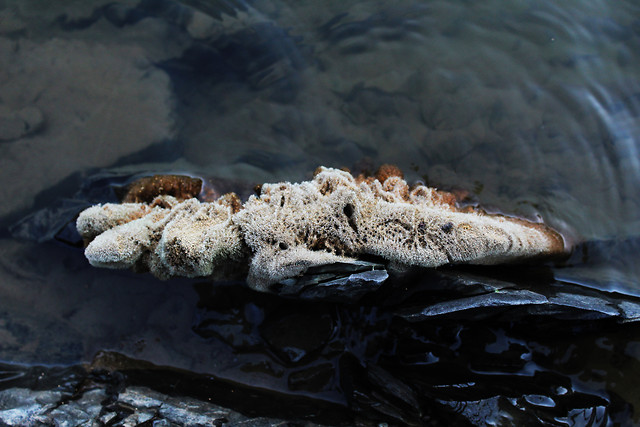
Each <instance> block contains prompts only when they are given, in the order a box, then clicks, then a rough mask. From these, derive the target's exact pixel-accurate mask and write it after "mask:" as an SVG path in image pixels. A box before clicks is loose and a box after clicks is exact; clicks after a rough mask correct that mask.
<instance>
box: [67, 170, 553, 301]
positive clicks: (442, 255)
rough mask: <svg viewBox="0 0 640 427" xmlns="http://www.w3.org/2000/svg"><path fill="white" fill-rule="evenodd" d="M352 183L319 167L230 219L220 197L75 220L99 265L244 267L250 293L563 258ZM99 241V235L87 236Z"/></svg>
mask: <svg viewBox="0 0 640 427" xmlns="http://www.w3.org/2000/svg"><path fill="white" fill-rule="evenodd" d="M381 179H384V182H380V181H379V180H377V179H374V178H366V179H365V178H361V177H359V178H354V177H353V176H351V174H349V173H348V172H344V171H341V170H337V169H328V168H320V169H319V170H318V172H317V174H316V176H315V177H314V179H313V180H312V181H306V182H302V183H295V184H292V183H288V182H284V183H278V184H264V185H263V186H262V188H261V194H260V195H259V196H251V197H250V198H249V200H248V201H247V202H246V203H245V204H244V205H243V206H242V207H241V209H239V210H237V209H236V210H237V212H234V211H235V210H234V208H233V206H232V204H231V203H229V202H228V199H225V198H224V197H223V198H220V199H219V200H217V201H215V202H200V201H198V200H197V199H189V200H185V201H182V202H180V201H178V200H176V199H174V198H173V197H171V196H160V197H158V198H156V200H154V202H153V203H151V204H144V203H127V204H121V205H114V204H106V205H101V206H100V205H99V206H95V207H92V208H89V209H87V210H85V211H84V212H83V213H82V214H81V215H80V217H79V218H78V222H77V227H78V231H79V232H80V234H81V235H82V236H83V237H84V238H85V239H87V240H91V239H93V240H92V241H91V243H90V244H89V245H88V246H87V248H86V251H85V254H86V256H87V258H88V259H89V262H90V263H91V264H92V265H95V266H100V267H113V268H127V267H135V268H136V269H148V270H149V271H151V273H153V274H155V275H156V276H158V277H161V278H167V277H171V276H187V277H195V276H211V275H214V274H216V273H218V272H219V271H220V270H221V269H225V268H226V267H227V266H228V265H229V264H233V263H234V262H242V261H244V262H245V263H248V265H249V272H248V279H247V280H248V283H249V284H250V286H252V287H254V288H255V289H259V290H269V288H270V286H271V285H272V284H274V283H277V282H279V281H281V280H283V279H286V278H289V277H295V276H297V275H299V274H301V273H303V272H304V271H306V270H307V269H308V268H309V267H311V266H317V265H323V264H329V263H334V262H349V261H352V260H353V259H354V258H358V257H361V256H366V255H373V256H378V257H382V258H384V259H386V260H387V261H388V262H389V263H390V265H391V266H392V267H393V266H398V267H403V266H420V267H437V266H440V265H444V264H500V263H505V262H514V261H521V260H525V259H531V258H538V257H544V256H550V255H560V254H562V253H563V251H564V242H563V240H562V237H561V236H560V235H559V234H558V233H556V232H555V231H553V230H552V229H550V228H549V227H547V226H545V225H544V224H538V223H532V222H528V221H525V220H522V219H517V218H510V217H506V216H501V215H489V214H486V213H484V212H481V211H477V210H470V209H460V208H458V207H457V206H456V205H455V203H454V201H453V199H452V196H451V195H449V194H448V193H442V192H438V191H436V190H434V189H432V188H428V187H425V186H417V187H415V188H413V189H410V188H409V186H408V185H407V183H406V182H405V181H404V180H403V179H402V178H400V177H399V176H388V177H384V178H381ZM96 236H97V237H96Z"/></svg>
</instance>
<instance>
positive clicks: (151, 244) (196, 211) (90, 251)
mask: <svg viewBox="0 0 640 427" xmlns="http://www.w3.org/2000/svg"><path fill="white" fill-rule="evenodd" d="M120 207H124V208H120ZM110 215H113V220H111V221H109V220H108V219H106V218H109V216H110ZM231 216H232V208H231V206H229V205H226V204H224V203H217V202H214V203H200V202H199V201H198V200H197V199H189V200H185V201H184V202H178V201H177V200H176V199H175V198H173V197H171V196H160V197H158V198H156V199H155V200H154V201H153V203H152V204H151V205H147V204H144V203H126V204H122V205H113V204H106V205H102V206H94V207H92V208H89V209H87V210H85V211H84V212H82V213H81V215H80V217H79V218H78V222H77V228H78V231H79V232H80V234H81V235H82V236H83V237H84V238H86V239H90V238H91V236H93V235H95V234H96V231H97V230H103V229H104V228H108V226H110V225H111V226H112V227H113V228H110V229H107V230H106V231H103V232H102V233H101V234H99V235H98V236H97V237H95V238H94V239H93V241H91V243H89V245H88V246H87V248H86V249H85V255H86V257H87V259H88V260H89V262H90V263H91V265H94V266H96V267H110V268H128V267H134V268H136V269H137V270H146V269H148V270H149V271H151V272H152V273H153V274H155V275H156V276H158V277H160V278H168V277H171V276H187V277H195V276H210V275H212V274H214V272H215V270H216V267H219V266H220V265H222V264H223V263H226V262H229V261H233V260H237V259H240V258H243V257H245V256H246V253H245V252H244V251H245V248H244V246H243V242H242V239H241V238H240V235H239V234H238V229H237V227H236V226H235V225H233V223H232V221H231ZM127 219H128V220H129V222H125V221H126V220H127Z"/></svg>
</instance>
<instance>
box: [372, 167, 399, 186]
mask: <svg viewBox="0 0 640 427" xmlns="http://www.w3.org/2000/svg"><path fill="white" fill-rule="evenodd" d="M392 176H397V177H398V178H400V179H403V178H404V174H403V173H402V171H401V170H400V168H399V167H397V166H396V165H390V164H384V165H382V166H380V167H379V168H378V170H377V171H376V174H375V178H376V179H377V180H378V181H380V183H381V184H384V182H385V181H386V180H387V178H390V177H392Z"/></svg>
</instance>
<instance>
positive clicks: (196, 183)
mask: <svg viewBox="0 0 640 427" xmlns="http://www.w3.org/2000/svg"><path fill="white" fill-rule="evenodd" d="M125 189H126V193H125V195H124V197H123V198H122V203H151V202H152V201H153V200H154V199H155V198H156V197H158V196H173V197H175V198H176V199H178V200H187V199H191V198H193V197H197V196H198V194H200V190H201V189H202V180H201V179H200V178H192V177H190V176H186V175H153V176H145V177H143V178H140V179H137V180H135V181H134V182H132V183H131V184H129V185H127V187H126V188H125Z"/></svg>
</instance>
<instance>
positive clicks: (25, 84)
mask: <svg viewBox="0 0 640 427" xmlns="http://www.w3.org/2000/svg"><path fill="white" fill-rule="evenodd" d="M637 52H640V7H639V6H638V5H637V4H636V3H635V2H633V1H631V0H627V1H623V2H616V4H615V7H614V6H613V5H611V4H609V3H605V2H588V3H585V2H581V1H567V2H562V3H557V2H552V1H538V2H533V1H518V2H503V1H497V0H492V1H490V2H482V3H477V2H468V1H444V0H442V1H440V0H438V1H430V2H415V1H410V0H402V1H399V2H384V1H383V2H372V1H346V2H324V3H323V4H322V6H320V5H318V4H317V3H315V2H302V3H299V2H285V1H279V0H272V1H268V0H257V1H252V2H241V1H217V0H189V1H183V2H178V1H172V0H132V1H120V2H107V1H104V0H91V1H71V0H69V1H59V2H54V3H50V4H49V3H47V4H44V3H43V2H40V1H37V0H27V1H25V0H20V1H18V0H4V1H0V57H1V58H2V59H0V61H1V63H2V64H4V65H3V67H2V70H0V88H1V89H0V166H1V167H0V175H1V176H2V178H3V183H4V185H3V186H2V188H0V200H1V201H2V203H0V227H2V229H1V231H0V250H1V251H2V257H1V261H0V262H1V269H0V274H1V275H2V286H1V287H0V295H1V299H0V301H1V302H0V337H1V338H2V343H1V345H0V358H1V359H2V360H5V361H8V362H14V363H28V364H29V363H40V364H73V363H78V362H80V361H87V360H91V358H92V357H93V355H94V354H95V353H96V352H98V351H101V350H114V351H118V352H121V353H124V354H128V355H130V356H132V357H134V358H136V359H142V360H147V361H151V362H153V363H155V364H158V365H162V366H173V367H178V368H181V369H186V370H188V371H192V372H202V373H211V374H215V375H216V376H217V377H218V378H226V379H230V380H233V381H237V382H239V383H244V384H254V385H256V386H262V387H264V388H265V389H270V390H280V391H288V392H296V393H301V394H304V393H307V394H309V393H310V394H312V395H313V396H314V398H317V399H326V400H328V401H337V402H339V403H340V404H348V405H349V407H350V408H352V409H353V410H354V411H356V412H358V411H359V413H361V414H364V415H363V416H364V417H367V418H370V419H377V418H376V417H378V416H379V417H380V419H387V420H389V419H391V420H396V421H398V420H403V421H415V420H417V419H421V418H420V416H421V415H420V414H419V413H417V412H415V410H416V408H420V411H424V412H429V411H432V412H433V411H435V412H437V413H439V414H442V416H443V417H445V418H446V416H445V415H444V414H448V413H449V412H448V411H449V409H451V410H453V411H455V412H459V413H463V414H465V417H466V418H468V419H470V420H471V421H472V422H474V423H481V421H480V420H481V419H482V420H485V421H486V420H489V419H490V417H493V416H499V414H501V412H500V410H499V409H498V408H501V409H502V408H504V407H508V408H512V409H513V408H516V409H515V410H514V411H511V410H505V411H506V412H505V413H508V414H510V416H511V417H514V416H515V415H514V414H520V415H519V416H521V417H528V416H530V415H529V414H530V413H535V414H538V415H536V416H537V417H538V418H537V419H538V420H546V421H548V422H552V423H572V421H571V420H570V419H571V417H574V418H573V423H577V424H584V423H587V422H588V421H584V422H580V421H576V420H577V419H583V420H589V419H592V420H594V421H593V423H592V424H598V423H600V421H601V420H603V419H610V420H619V421H620V420H623V419H625V417H626V418H627V419H628V418H629V417H631V418H633V419H635V421H636V422H638V421H639V419H638V415H637V413H635V412H633V404H634V400H637V399H636V398H634V397H633V393H632V390H633V387H632V386H631V385H630V384H629V383H628V381H629V378H632V377H633V376H634V374H637V370H638V367H637V363H638V360H639V357H640V356H638V354H637V353H638V352H637V351H636V350H637V348H636V347H638V346H637V345H636V344H637V342H636V341H637V340H636V338H633V337H635V336H636V335H637V331H636V329H637V328H634V327H633V326H632V325H629V326H627V327H625V328H619V327H609V326H607V327H606V328H601V327H597V328H595V329H590V328H586V329H585V325H581V324H580V323H579V322H578V324H577V325H574V326H575V328H577V329H571V327H563V328H561V329H560V330H559V331H557V333H555V334H554V335H553V337H546V336H545V334H541V335H535V334H534V335H530V333H529V331H528V328H530V327H531V326H530V324H529V323H527V322H524V323H519V322H515V323H514V324H510V323H509V322H507V323H506V324H505V323H499V324H498V325H484V324H481V325H479V326H472V325H471V324H468V323H466V322H464V321H459V323H456V324H455V325H452V324H446V325H436V326H434V325H431V327H425V329H426V330H425V331H423V330H422V327H412V328H409V329H406V330H405V329H403V328H407V326H406V325H404V324H403V323H402V321H400V320H399V319H396V318H394V317H393V316H391V315H388V314H387V315H380V314H379V313H377V311H376V307H377V305H376V304H374V303H373V302H372V303H371V306H370V307H369V309H365V308H362V309H361V310H356V309H353V308H349V309H346V308H344V307H342V308H341V307H340V306H335V305H331V304H327V305H323V304H318V305H313V304H312V307H309V310H308V311H303V312H300V309H298V308H296V306H295V304H291V303H289V302H282V301H279V300H278V299H277V298H276V299H273V298H272V297H267V296H257V295H254V294H252V293H247V292H246V291H244V290H243V291H237V292H239V294H238V293H236V291H230V290H229V289H230V288H226V287H223V288H220V289H219V290H215V289H210V288H208V287H204V285H196V291H195V292H194V290H193V288H192V286H193V282H191V281H186V280H185V281H171V282H158V281H156V280H153V279H151V278H149V277H146V276H135V275H132V274H130V273H125V272H122V273H119V272H111V271H97V270H95V271H94V270H93V269H89V268H88V267H87V265H86V262H85V261H84V259H83V257H82V253H81V251H80V250H78V249H76V248H73V247H71V246H70V245H63V244H60V243H53V242H50V241H48V242H45V243H42V241H47V240H50V239H51V238H52V237H53V235H55V234H56V232H57V230H58V229H59V228H61V227H63V226H64V224H65V222H66V221H68V220H70V219H72V217H73V215H74V213H75V212H77V211H79V210H80V209H81V208H82V206H84V205H85V204H87V203H95V202H100V201H107V200H108V199H109V197H113V195H112V194H111V193H110V192H109V191H102V190H104V189H105V188H107V187H106V186H105V184H104V182H112V183H114V182H117V179H119V178H118V177H122V176H130V175H132V174H139V173H159V172H165V171H171V172H192V173H197V174H202V175H204V176H217V177H221V178H227V179H233V180H239V181H243V182H264V181H274V180H279V179H289V180H300V179H306V178H308V177H309V176H310V173H311V172H312V171H313V170H314V169H315V167H316V166H318V165H320V164H322V165H326V166H337V167H340V166H352V165H354V164H357V163H359V162H362V161H363V160H365V159H368V160H367V161H369V162H371V163H373V164H380V163H385V162H390V163H396V164H398V165H399V166H400V167H401V168H403V169H404V170H405V171H406V172H407V177H408V179H409V180H422V181H425V182H427V183H428V184H429V185H434V186H438V187H441V188H445V189H464V190H467V191H469V192H470V194H471V196H472V197H473V198H474V199H477V200H478V201H480V202H481V203H482V204H483V206H485V207H486V208H487V209H488V210H490V211H497V210H502V211H504V212H508V213H513V214H517V215H522V216H525V217H528V218H534V219H535V218H539V217H542V218H544V220H545V221H546V222H548V223H550V224H552V225H553V226H555V227H557V228H559V229H560V230H562V231H563V233H564V234H565V235H566V236H568V237H570V238H571V239H572V240H573V241H576V242H585V243H584V244H581V245H580V246H579V247H578V250H577V251H576V252H575V253H574V254H573V256H572V257H571V258H570V259H569V260H568V261H567V262H566V263H564V264H563V265H558V266H555V267H554V269H553V274H554V275H555V278H556V279H557V280H559V281H563V282H571V283H577V284H582V285H586V286H588V287H591V288H596V289H602V290H607V291H618V292H622V293H625V294H629V295H636V296H637V295H640V285H639V279H640V270H638V266H637V263H636V262H635V259H636V257H637V254H638V249H639V248H638V241H639V237H640V218H638V212H639V211H640V196H639V195H640V191H639V190H640V188H639V187H640V153H639V152H638V151H639V147H640V143H639V141H638V138H639V136H638V135H640V80H639V79H638V76H639V75H640V72H639V71H640V57H639V55H638V53H637ZM105 169H109V171H108V172H105V171H104V170H105ZM100 173H103V175H100ZM109 174H111V178H109ZM96 176H102V177H106V178H104V179H105V181H104V182H102V183H101V182H99V181H96V180H95V177H96ZM91 177H94V178H91ZM91 179H93V181H92V180H91ZM83 185H84V188H85V190H83V191H84V192H82V193H80V197H77V198H76V199H75V200H73V197H74V194H77V191H78V189H79V188H81V187H82V186H83ZM92 188H93V189H94V190H93V192H92V190H91V189H92ZM44 208H48V210H46V211H40V213H39V215H40V216H39V217H38V221H39V224H41V227H40V228H37V227H35V228H34V227H31V228H28V229H26V228H24V227H22V228H21V227H14V228H12V230H13V232H12V233H11V232H9V231H8V227H9V226H11V225H13V224H15V223H16V222H18V221H19V220H21V219H22V218H25V217H27V216H28V215H31V214H33V213H34V212H37V211H38V210H40V209H44ZM52 230H53V231H52ZM59 236H60V235H59ZM25 238H31V239H35V240H40V241H41V243H35V242H32V241H31V242H30V241H26V240H25ZM63 240H65V239H63ZM66 240H67V241H71V240H73V236H70V237H69V238H68V239H66ZM203 289H205V290H203ZM212 295H215V297H213V296H212ZM223 301H224V302H225V304H223V303H222V302H223ZM265 301H266V302H265ZM265 304H266V305H265ZM275 306H280V307H279V308H278V309H277V310H276V308H275ZM269 310H275V313H276V314H274V313H270V311H269ZM278 310H279V311H278ZM367 310H371V311H369V312H367ZM310 313H314V314H315V315H314V316H312V318H313V319H314V320H313V325H307V323H305V322H306V320H308V317H309V314H310ZM168 317H170V318H171V319H172V322H171V323H169V322H167V318H168ZM336 319H338V320H336ZM336 322H338V323H336ZM557 322H558V320H554V321H552V324H557ZM289 325H300V326H299V328H298V329H296V328H295V327H293V326H291V327H290V326H289ZM303 325H304V326H305V327H308V328H311V329H310V330H312V331H314V333H313V339H311V338H309V339H308V340H306V341H305V340H303V341H305V342H304V346H303V347H304V348H299V347H295V348H294V347H291V346H289V345H288V343H287V341H286V340H287V339H291V340H298V339H301V338H302V337H299V336H297V335H296V333H297V334H302V335H304V334H303V333H301V332H300V331H301V330H306V329H304V328H303ZM192 327H193V330H192ZM572 327H573V326H572ZM289 328H291V329H289ZM349 328H355V329H354V332H353V335H347V336H342V335H341V336H342V338H340V339H338V338H337V336H336V335H335V334H336V333H338V332H336V331H342V332H340V333H344V331H345V330H348V329H349ZM552 329H553V328H552ZM583 329H584V330H583ZM280 330H290V333H289V334H288V335H285V336H281V334H279V333H278V331H280ZM577 330H580V331H581V332H579V333H578V332H576V331H577ZM381 331H382V332H381ZM437 331H441V332H437ZM465 331H466V332H465ZM469 331H472V332H469ZM425 334H426V335H425ZM451 334H453V335H451ZM563 334H564V335H563ZM456 337H457V338H456ZM542 337H544V339H543V338H542ZM454 339H457V340H459V341H460V342H459V343H458V344H455V343H454V342H453V341H451V340H454ZM283 340H284V341H283ZM347 342H348V343H349V344H348V346H347V347H348V349H349V350H348V351H345V345H346V344H345V343H347ZM336 343H340V345H337V344H336ZM594 343H595V345H594ZM336 346H337V347H336ZM340 346H342V347H340ZM498 347H500V349H502V350H500V349H498ZM265 352H266V353H268V357H266V358H265V357H263V356H257V355H256V354H263V353H265ZM494 352H498V353H499V354H508V357H507V356H505V357H506V359H505V360H504V363H500V364H499V366H489V365H491V363H490V362H492V357H491V356H490V355H493V354H494ZM338 354H349V355H350V356H348V357H338V356H336V355H338ZM349 358H351V359H349ZM338 359H340V361H338ZM343 359H345V360H343ZM445 359H446V360H447V362H446V364H444V362H443V360H445ZM497 360H500V359H497ZM274 361H276V362H274ZM515 361H519V362H517V363H519V364H516V365H513V363H515ZM341 363H345V364H347V365H346V366H347V367H348V369H349V370H353V371H354V372H355V373H354V374H353V378H351V379H349V381H352V382H351V383H349V384H347V383H346V382H345V381H347V380H346V379H345V378H347V377H345V376H344V375H342V373H343V372H345V370H346V369H347V368H345V367H344V366H343V367H341V366H342V365H340V364H341ZM487 363H489V365H487ZM485 365H486V366H485ZM291 366H294V367H296V368H295V369H294V368H292V367H291ZM429 366H435V367H436V368H435V371H434V369H431V368H429ZM238 367H242V368H238ZM460 367H463V369H462V370H460ZM363 370H364V371H363ZM458 371H459V372H460V378H458V379H456V380H455V381H454V380H453V379H452V378H453V377H452V375H453V373H454V372H458ZM490 372H491V373H490ZM338 373H341V374H340V375H338ZM438 373H443V374H442V375H444V377H443V378H440V379H439V380H436V379H434V378H439V377H438V375H437V374H438ZM501 375H502V376H504V378H505V380H504V381H501V380H499V378H503V377H502V376H501ZM540 375H542V376H543V377H544V378H543V379H541V378H540ZM489 377H490V378H489ZM521 377H522V378H525V379H523V380H522V381H519V380H518V379H519V378H521ZM416 378H418V380H416ZM624 378H626V380H624ZM392 379H393V380H392ZM353 381H355V382H358V381H360V382H362V381H364V383H358V384H357V385H354V384H355V383H353ZM438 381H441V382H440V383H439V382H438ZM625 381H626V382H625ZM347 382H348V381H347ZM445 383H446V385H445ZM362 384H364V385H362ZM384 384H391V385H387V386H384ZM381 387H382V388H381ZM384 387H387V388H384ZM389 387H395V388H389ZM407 387H408V388H407ZM409 389H410V391H408V390H409ZM453 389H455V390H456V392H455V393H454V394H455V398H449V397H451V396H450V395H449V394H448V393H449V391H450V390H453ZM507 389H509V390H514V392H513V393H512V394H508V393H506V392H505V390H507ZM348 390H351V391H353V390H356V391H358V390H359V391H361V392H362V393H361V395H358V396H360V399H361V400H358V399H355V400H354V399H351V398H350V399H351V400H348V399H347V400H345V399H346V398H345V396H351V394H349V392H348ZM403 390H404V391H403ZM374 391H375V393H377V395H376V396H378V397H375V399H382V398H384V402H382V401H381V400H377V401H376V402H375V403H376V404H377V405H378V406H377V407H379V408H380V407H384V408H387V409H386V410H387V413H384V414H382V415H381V412H380V411H378V412H377V415H375V414H373V413H371V412H370V408H372V407H374V406H375V405H374V402H373V401H372V400H371V399H374V398H373V397H372V396H373V395H372V394H371V393H373V392H374ZM367 393H369V394H367ZM380 393H381V394H380ZM403 393H404V394H403ZM415 393H417V394H418V395H419V396H421V397H420V399H422V400H420V402H418V403H417V404H416V402H413V401H412V400H411V399H413V397H411V396H413V394H415ZM397 395H401V396H404V397H401V398H400V401H398V399H396V398H392V397H390V396H397ZM380 396H382V397H380ZM423 396H429V399H427V400H424V397H423ZM463 396H464V397H466V398H467V399H466V400H464V399H463ZM575 396H579V397H575ZM367 399H368V400H367ZM572 399H573V400H572ZM583 399H586V401H588V403H584V401H583ZM589 399H591V400H589ZM445 401H446V402H449V403H446V404H445V403H443V402H445ZM463 401H464V402H466V403H464V404H463V403H461V402H463ZM452 402H453V403H452ZM455 402H458V403H455ZM472 402H475V403H472ZM567 402H569V403H567ZM383 403H384V404H383ZM385 405H386V406H385ZM425 405H426V406H425ZM447 405H449V406H447ZM505 405H506V406H505ZM629 405H631V406H629ZM446 408H449V409H446ZM548 408H553V410H551V409H548ZM585 408H589V411H591V412H589V413H587V412H585V411H586V409H585ZM389 411H391V412H393V414H396V415H397V414H398V413H399V414H400V415H399V416H400V418H398V417H397V416H396V415H393V414H392V413H391V412H389ZM412 411H413V412H412ZM420 411H418V412H420ZM518 411H520V412H518ZM523 411H524V412H523ZM554 411H555V412H554ZM575 411H578V412H575ZM580 411H582V412H580ZM481 413H485V414H488V415H487V417H489V418H482V417H481V416H480V415H477V414H481ZM474 414H475V415H474ZM447 416H448V415H447ZM385 417H387V418H385ZM403 417H404V418H403ZM407 417H408V418H407ZM416 417H417V418H416ZM478 417H480V418H478ZM580 417H583V418H580ZM616 417H617V418H616ZM515 419H516V420H520V419H519V418H515ZM423 421H424V419H423ZM496 422H497V423H505V422H506V421H504V420H500V419H497V421H496ZM621 422H622V421H621ZM516 423H517V422H516Z"/></svg>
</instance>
